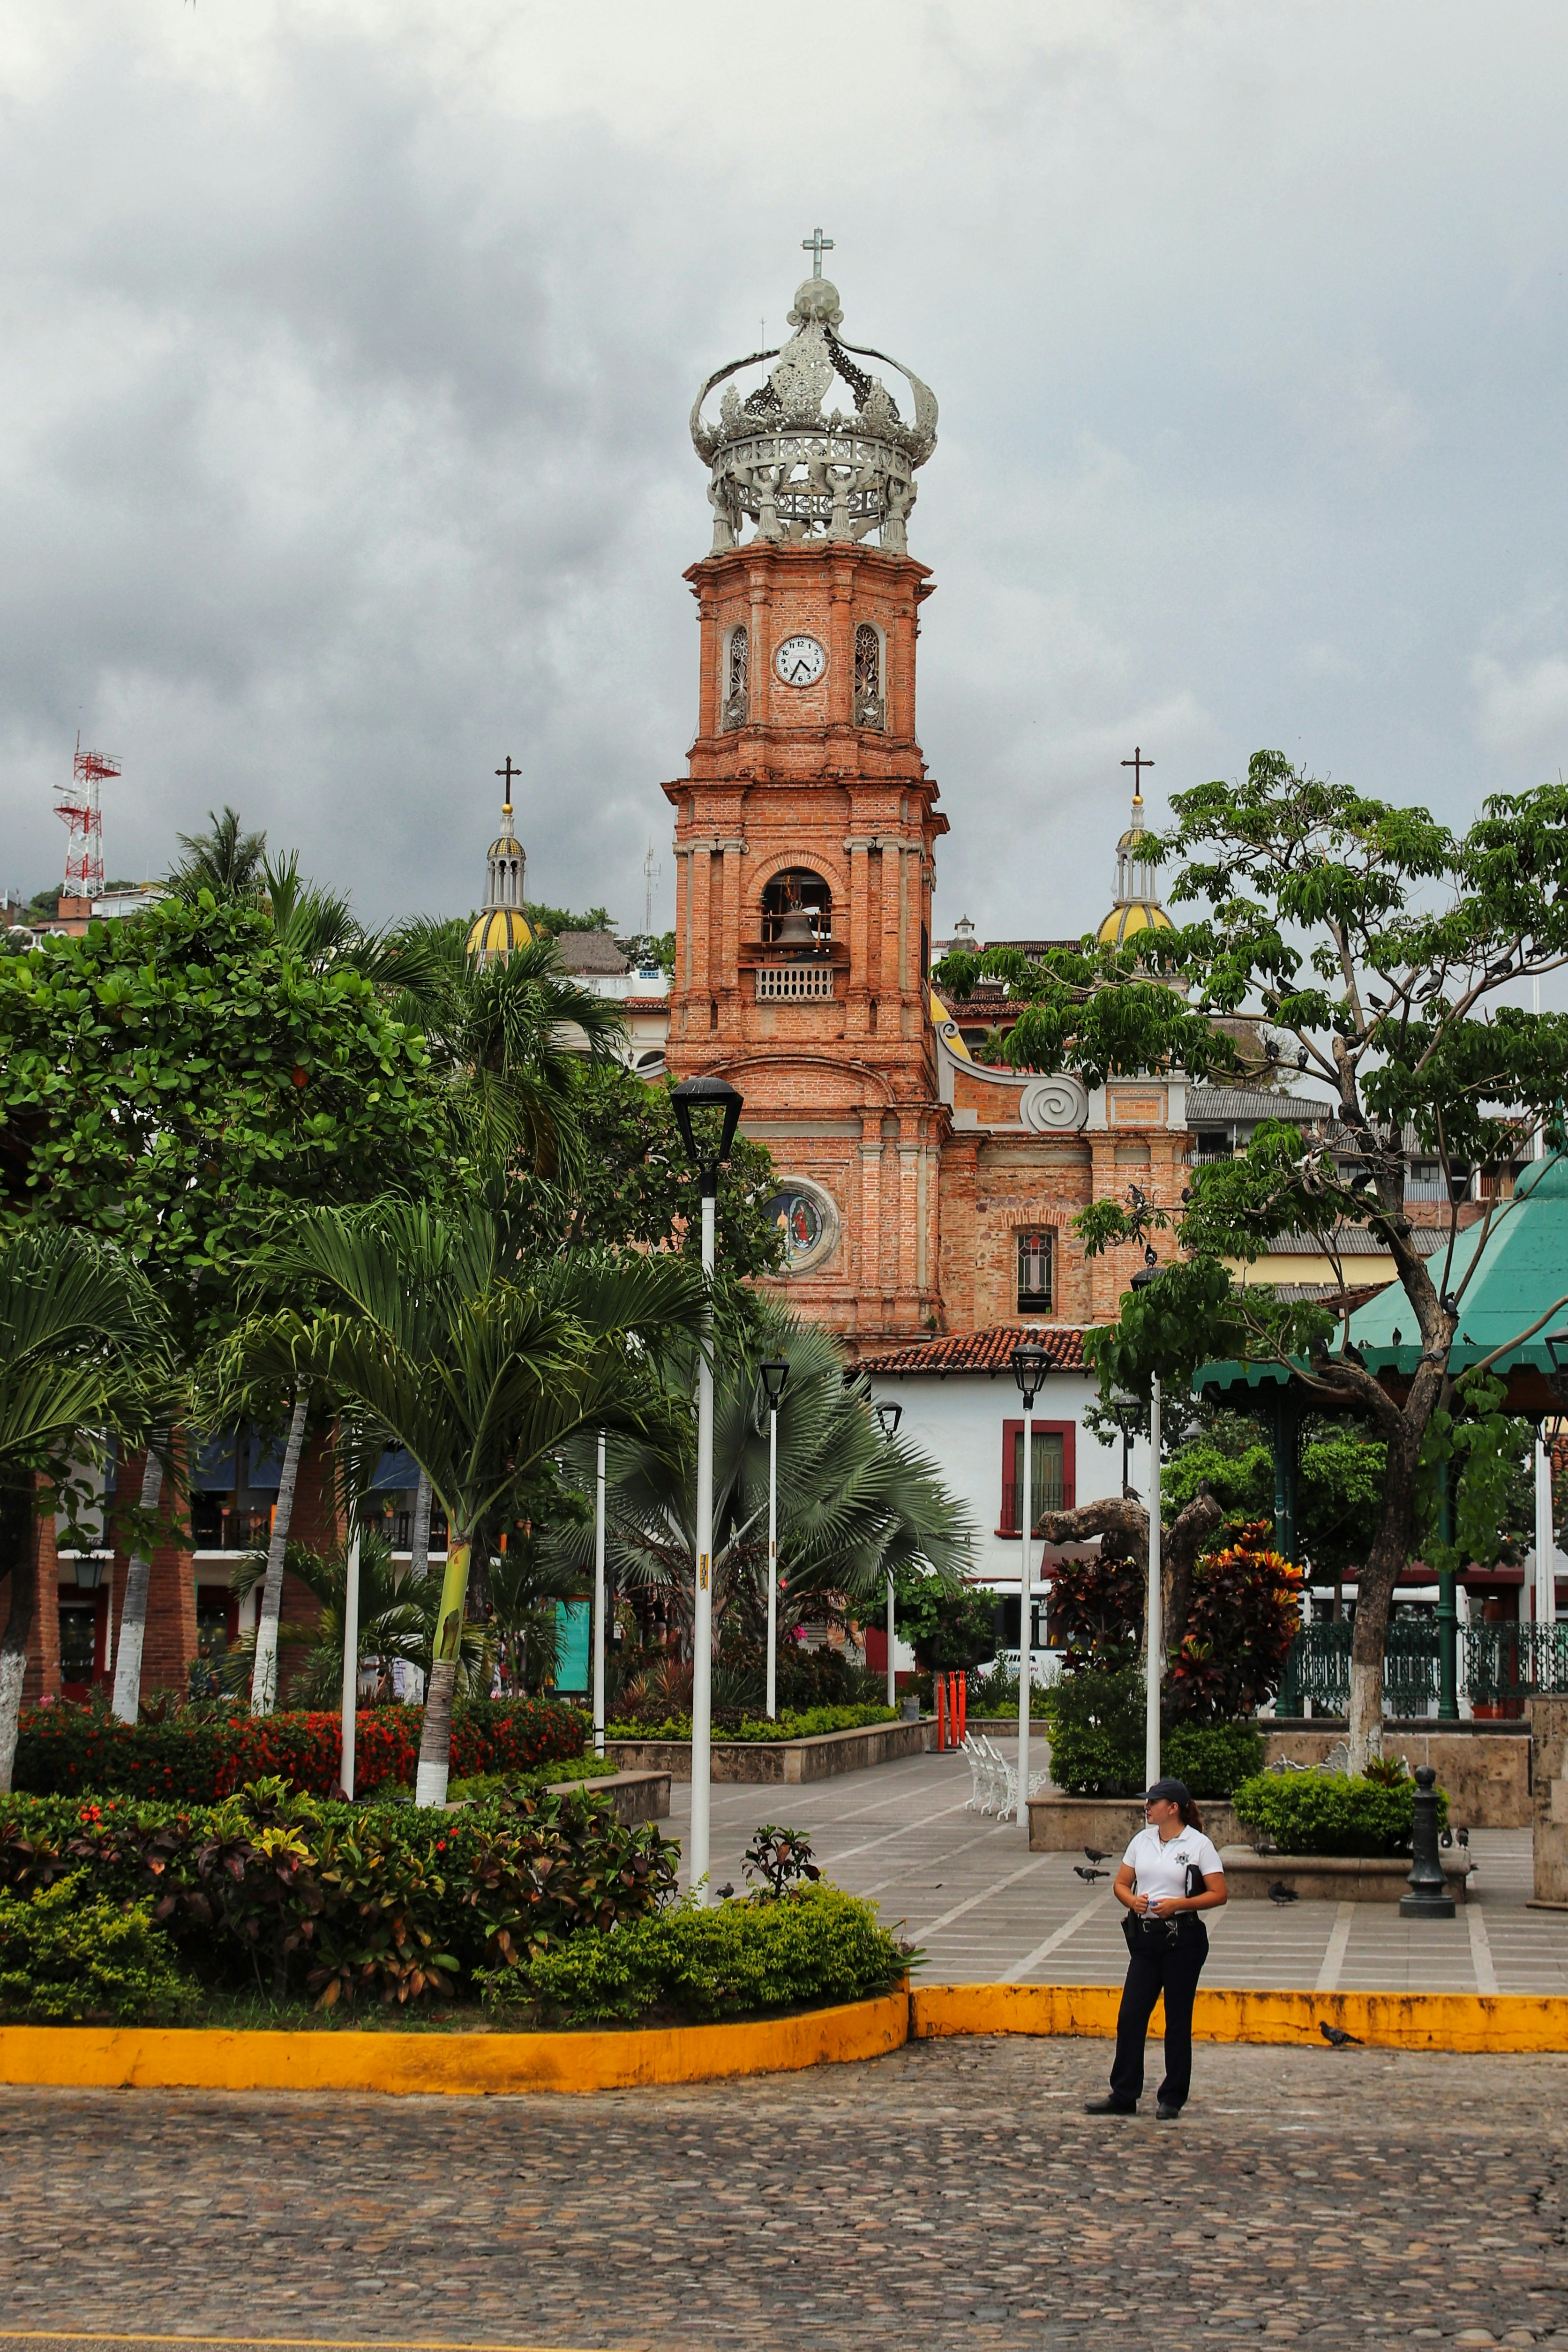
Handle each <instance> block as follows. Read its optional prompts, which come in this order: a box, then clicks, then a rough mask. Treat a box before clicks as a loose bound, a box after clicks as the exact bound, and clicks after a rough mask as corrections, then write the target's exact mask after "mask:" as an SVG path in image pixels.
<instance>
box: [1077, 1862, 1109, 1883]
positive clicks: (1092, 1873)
mask: <svg viewBox="0 0 1568 2352" xmlns="http://www.w3.org/2000/svg"><path fill="white" fill-rule="evenodd" d="M1072 1874H1073V1876H1074V1877H1075V1878H1081V1879H1082V1881H1083V1883H1084V1885H1086V1886H1092V1885H1094V1882H1095V1880H1096V1879H1097V1878H1109V1877H1110V1871H1109V1870H1085V1868H1084V1866H1083V1864H1082V1863H1081V1862H1075V1863H1074V1864H1073V1866H1072Z"/></svg>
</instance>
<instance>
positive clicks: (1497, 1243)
mask: <svg viewBox="0 0 1568 2352" xmlns="http://www.w3.org/2000/svg"><path fill="white" fill-rule="evenodd" d="M1483 1235H1484V1236H1485V1240H1486V1247H1485V1251H1484V1254H1483V1255H1482V1257H1481V1261H1480V1265H1479V1268H1478V1269H1477V1272H1476V1275H1475V1276H1474V1279H1473V1280H1472V1281H1471V1282H1470V1284H1469V1286H1468V1288H1467V1290H1466V1291H1465V1294H1464V1297H1463V1298H1462V1300H1461V1301H1460V1307H1459V1329H1458V1338H1457V1339H1456V1340H1455V1342H1454V1348H1453V1352H1452V1355H1451V1357H1450V1359H1449V1360H1450V1363H1451V1365H1452V1368H1453V1370H1455V1371H1456V1372H1461V1371H1463V1370H1466V1369H1467V1367H1468V1366H1469V1365H1471V1364H1479V1363H1480V1362H1481V1361H1482V1360H1484V1359H1485V1358H1486V1357H1488V1356H1489V1355H1491V1353H1492V1352H1493V1350H1494V1349H1498V1348H1506V1347H1508V1343H1509V1341H1510V1339H1513V1338H1514V1336H1515V1334H1516V1333H1517V1332H1520V1331H1525V1330H1528V1329H1529V1328H1530V1326H1531V1324H1532V1323H1538V1322H1540V1321H1541V1318H1542V1316H1546V1318H1547V1320H1546V1321H1545V1322H1544V1323H1542V1324H1541V1328H1540V1329H1539V1330H1538V1331H1536V1332H1535V1333H1534V1334H1533V1336H1532V1337H1531V1339H1526V1340H1523V1341H1522V1342H1521V1343H1520V1345H1518V1346H1517V1347H1512V1348H1509V1349H1508V1353H1507V1354H1506V1355H1505V1356H1502V1357H1501V1358H1500V1359H1499V1361H1498V1363H1497V1365H1496V1367H1495V1369H1496V1370H1497V1372H1498V1374H1499V1376H1500V1378H1506V1377H1507V1376H1508V1375H1509V1374H1510V1373H1512V1374H1515V1375H1519V1376H1520V1379H1519V1381H1517V1383H1516V1385H1518V1386H1520V1387H1521V1388H1522V1389H1523V1390H1524V1391H1526V1392H1527V1394H1526V1395H1525V1396H1521V1397H1520V1398H1518V1399H1517V1400H1516V1399H1514V1398H1511V1397H1510V1403H1511V1404H1512V1405H1513V1406H1514V1409H1515V1410H1516V1411H1528V1410H1531V1409H1532V1407H1533V1409H1535V1410H1540V1409H1541V1408H1542V1407H1543V1406H1544V1407H1546V1408H1548V1409H1550V1405H1551V1402H1552V1399H1551V1395H1550V1391H1547V1389H1546V1386H1545V1376H1547V1375H1550V1373H1551V1371H1552V1358H1551V1355H1550V1353H1549V1352H1548V1350H1547V1347H1546V1340H1547V1338H1548V1336H1549V1334H1550V1333H1552V1332H1553V1331H1556V1330H1559V1329H1562V1328H1564V1327H1568V1306H1564V1307H1562V1308H1561V1309H1559V1308H1558V1302H1559V1300H1562V1299H1564V1298H1568V1160H1564V1159H1563V1157H1562V1155H1558V1156H1557V1157H1555V1158H1553V1159H1551V1160H1541V1161H1538V1162H1536V1163H1534V1164H1533V1165H1531V1167H1529V1168H1527V1169H1526V1170H1525V1171H1524V1173H1523V1174H1522V1175H1521V1178H1520V1179H1519V1182H1518V1185H1517V1186H1516V1188H1515V1191H1514V1195H1513V1198H1512V1200H1510V1201H1500V1202H1498V1204H1497V1206H1496V1209H1495V1211H1494V1213H1493V1215H1492V1218H1491V1222H1490V1225H1489V1226H1488V1225H1487V1223H1485V1222H1484V1221H1480V1220H1478V1222H1477V1223H1475V1224H1473V1225H1468V1226H1467V1227H1466V1228H1465V1229H1464V1231H1463V1232H1462V1233H1460V1234H1458V1235H1456V1237H1455V1241H1454V1247H1453V1255H1452V1257H1451V1258H1450V1257H1449V1255H1448V1253H1447V1249H1446V1248H1444V1249H1438V1250H1436V1251H1434V1253H1433V1255H1431V1256H1430V1257H1429V1258H1428V1259H1427V1261H1426V1269H1427V1272H1428V1273H1429V1274H1430V1275H1431V1276H1432V1280H1433V1282H1434V1284H1435V1285H1436V1288H1437V1290H1438V1291H1439V1292H1440V1293H1441V1292H1443V1291H1452V1292H1456V1293H1457V1292H1458V1288H1459V1286H1460V1284H1461V1283H1462V1282H1463V1281H1464V1279H1465V1276H1466V1275H1467V1274H1468V1272H1469V1269H1470V1266H1471V1265H1472V1264H1473V1262H1474V1260H1475V1257H1476V1253H1477V1252H1478V1250H1479V1249H1480V1248H1481V1242H1482V1237H1483ZM1350 1331H1351V1340H1352V1345H1353V1346H1354V1347H1356V1348H1357V1349H1359V1350H1360V1352H1361V1354H1362V1355H1363V1357H1364V1359H1365V1360H1366V1366H1367V1370H1369V1371H1372V1372H1392V1373H1394V1374H1395V1375H1396V1376H1397V1375H1403V1376H1404V1377H1405V1378H1406V1379H1408V1378H1409V1377H1410V1375H1411V1374H1412V1373H1414V1371H1415V1367H1416V1365H1417V1363H1418V1362H1419V1361H1420V1358H1421V1341H1420V1335H1419V1333H1418V1332H1417V1330H1416V1328H1415V1311H1414V1309H1413V1308H1412V1307H1411V1304H1410V1301H1409V1299H1408V1298H1407V1297H1405V1290H1404V1286H1402V1285H1401V1284H1400V1283H1398V1282H1391V1283H1390V1284H1389V1285H1388V1286H1387V1287H1386V1288H1385V1289H1383V1290H1380V1291H1379V1292H1378V1294H1377V1297H1375V1298H1369V1299H1368V1300H1367V1302H1366V1305H1365V1306H1364V1307H1357V1308H1356V1310H1355V1313H1354V1314H1353V1315H1352V1317H1351V1324H1350ZM1395 1332H1397V1333H1398V1334H1399V1338H1398V1342H1397V1344H1395V1340H1394V1333H1395ZM1293 1369H1294V1370H1297V1371H1302V1372H1304V1371H1305V1370H1306V1369H1307V1365H1306V1360H1305V1359H1304V1358H1300V1357H1298V1358H1295V1359H1293ZM1290 1377H1291V1375H1290V1373H1289V1372H1287V1371H1286V1370H1284V1369H1283V1367H1282V1366H1280V1365H1279V1364H1270V1363H1262V1364H1248V1363H1240V1362H1237V1361H1234V1360H1233V1361H1229V1362H1214V1363H1207V1364H1203V1365H1200V1367H1199V1369H1198V1371H1197V1373H1196V1375H1195V1377H1194V1381H1193V1386H1194V1389H1195V1390H1198V1391H1203V1390H1205V1389H1208V1390H1212V1391H1217V1392H1219V1393H1221V1394H1223V1393H1225V1392H1226V1391H1229V1390H1233V1389H1251V1390H1255V1391H1268V1390H1271V1389H1277V1388H1280V1387H1283V1386H1285V1385H1286V1384H1287V1383H1288V1382H1289V1380H1290ZM1537 1388H1539V1391H1540V1393H1539V1396H1536V1395H1534V1394H1533V1393H1532V1392H1533V1391H1536V1390H1537ZM1237 1402H1239V1399H1238V1400H1237ZM1258 1402H1263V1399H1262V1397H1261V1396H1260V1397H1259V1399H1258Z"/></svg>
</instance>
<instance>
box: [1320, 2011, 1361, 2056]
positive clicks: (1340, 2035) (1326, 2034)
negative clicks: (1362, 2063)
mask: <svg viewBox="0 0 1568 2352" xmlns="http://www.w3.org/2000/svg"><path fill="white" fill-rule="evenodd" d="M1318 2031H1319V2032H1320V2033H1321V2035H1322V2037H1323V2039H1324V2041H1325V2042H1328V2043H1329V2045H1330V2047H1331V2049H1334V2050H1342V2049H1343V2048H1344V2046H1345V2044H1346V2042H1354V2043H1355V2045H1356V2048H1357V2049H1358V2050H1363V2049H1364V2048H1365V2046H1366V2045H1365V2043H1364V2042H1363V2040H1362V2038H1361V2035H1360V2034H1359V2033H1347V2032H1345V2030H1344V2027H1343V2026H1342V2025H1331V2024H1329V2022H1328V2021H1327V2020H1326V2019H1325V2018H1319V2020H1318Z"/></svg>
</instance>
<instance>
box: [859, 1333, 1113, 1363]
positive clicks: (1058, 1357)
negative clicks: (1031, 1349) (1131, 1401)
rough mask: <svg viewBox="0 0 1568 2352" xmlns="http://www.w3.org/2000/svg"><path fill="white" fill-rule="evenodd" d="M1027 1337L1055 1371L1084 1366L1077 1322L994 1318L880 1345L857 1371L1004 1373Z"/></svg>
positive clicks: (862, 1359)
mask: <svg viewBox="0 0 1568 2352" xmlns="http://www.w3.org/2000/svg"><path fill="white" fill-rule="evenodd" d="M1025 1339H1032V1340H1034V1341H1035V1342H1036V1343H1037V1345H1038V1346H1039V1347H1042V1348H1043V1349H1045V1351H1046V1353H1047V1356H1048V1357H1049V1358H1050V1361H1051V1369H1052V1370H1053V1371H1058V1372H1081V1371H1085V1370H1088V1367H1087V1365H1086V1364H1085V1362H1084V1360H1083V1332H1082V1330H1081V1329H1080V1328H1079V1327H1078V1326H1077V1325H1067V1324H1059V1323H995V1324H992V1325H991V1326H990V1327H989V1328H986V1329H984V1330H977V1331H946V1332H943V1333H942V1334H941V1335H940V1336H939V1337H938V1338H936V1339H921V1340H916V1341H913V1342H911V1343H906V1344H903V1345H900V1346H899V1347H897V1348H880V1349H877V1350H876V1351H875V1352H874V1353H873V1354H869V1355H865V1356H862V1357H861V1359H860V1360H859V1362H858V1365H857V1367H856V1370H858V1371H862V1372H991V1373H995V1372H1010V1371H1011V1370H1012V1369H1013V1350H1014V1349H1015V1348H1016V1347H1017V1346H1018V1345H1019V1344H1020V1342H1021V1341H1023V1340H1025Z"/></svg>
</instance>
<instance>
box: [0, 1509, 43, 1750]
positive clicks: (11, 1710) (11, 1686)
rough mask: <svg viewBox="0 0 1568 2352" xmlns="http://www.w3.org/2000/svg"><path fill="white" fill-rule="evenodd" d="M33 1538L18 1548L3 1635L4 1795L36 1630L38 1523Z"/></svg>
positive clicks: (0, 1735) (0, 1737)
mask: <svg viewBox="0 0 1568 2352" xmlns="http://www.w3.org/2000/svg"><path fill="white" fill-rule="evenodd" d="M28 1536H29V1538H30V1540H29V1541H24V1542H23V1543H22V1544H21V1545H20V1546H19V1548H18V1549H19V1555H20V1556H19V1557H18V1559H17V1560H16V1566H15V1567H14V1568H13V1569H12V1570H11V1610H10V1614H9V1616H8V1617H7V1619H6V1621H5V1636H4V1638H3V1639H0V1796H7V1797H8V1796H9V1795H10V1793H11V1772H12V1768H13V1766H14V1765H15V1763H16V1733H17V1730H18V1728H19V1727H20V1724H21V1720H22V1685H23V1683H24V1682H25V1681H26V1674H27V1639H28V1636H29V1635H30V1633H32V1630H33V1612H34V1608H35V1606H36V1603H37V1588H38V1549H37V1525H36V1523H35V1524H33V1525H32V1526H30V1527H29V1528H28Z"/></svg>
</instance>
